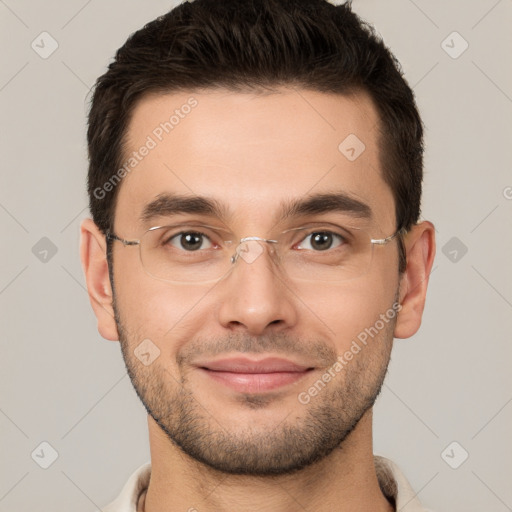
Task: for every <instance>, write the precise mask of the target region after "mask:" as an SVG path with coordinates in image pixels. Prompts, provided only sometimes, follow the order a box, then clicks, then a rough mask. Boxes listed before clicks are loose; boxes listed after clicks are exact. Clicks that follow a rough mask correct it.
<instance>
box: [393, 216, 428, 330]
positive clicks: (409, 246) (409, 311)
mask: <svg viewBox="0 0 512 512" xmlns="http://www.w3.org/2000/svg"><path fill="white" fill-rule="evenodd" d="M404 246H405V250H406V255H407V267H406V269H405V272H404V273H403V274H402V277H401V279H400V288H399V297H400V304H401V305H402V309H400V313H399V314H398V318H397V322H396V325H395V332H394V336H395V338H409V337H410V336H412V335H413V334H414V333H416V331H417V330H418V329H419V327H420V325H421V317H422V315H423V309H424V307H425V298H426V295H427V286H428V280H429V277H430V272H431V270H432V264H433V263H434V256H435V253H436V242H435V228H434V225H433V224H432V223H431V222H428V221H424V222H421V223H420V224H416V225H414V226H413V227H412V228H411V230H410V231H409V232H408V233H407V234H406V235H405V239H404Z"/></svg>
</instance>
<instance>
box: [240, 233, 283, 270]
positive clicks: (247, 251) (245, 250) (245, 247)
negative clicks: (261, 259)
mask: <svg viewBox="0 0 512 512" xmlns="http://www.w3.org/2000/svg"><path fill="white" fill-rule="evenodd" d="M248 242H267V243H272V244H277V243H278V241H277V240H270V239H268V238H261V237H259V236H246V237H244V238H241V239H240V241H239V242H238V245H237V246H236V249H235V253H234V254H233V256H231V263H232V264H233V263H235V262H236V261H237V260H238V258H239V257H240V258H242V259H243V260H244V261H245V262H246V263H252V262H253V261H255V260H256V258H258V256H260V254H262V253H263V248H262V246H261V245H260V244H248Z"/></svg>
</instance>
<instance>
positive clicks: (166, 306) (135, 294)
mask: <svg viewBox="0 0 512 512" xmlns="http://www.w3.org/2000/svg"><path fill="white" fill-rule="evenodd" d="M134 267H136V266H135V265H133V266H132V265H130V266H129V265H128V264H126V263H123V262H119V263H118V262H116V263H115V264H114V285H115V296H116V308H117V311H118V314H119V317H120V321H121V323H122V326H123V329H124V331H125V333H126V337H127V338H128V342H129V343H130V344H132V345H136V344H138V343H140V342H141V341H142V340H144V339H150V340H151V341H153V342H154V343H155V344H156V345H157V346H158V347H159V348H160V350H161V351H164V352H171V351H174V350H175V349H176V347H174V346H173V344H172V343H169V341H170V340H172V339H182V337H183V335H184V332H185V331H187V332H189V331H190V325H194V324H195V325H196V326H197V325H198V318H197V315H198V310H199V309H200V308H201V305H202V302H201V298H202V297H203V296H204V295H205V293H206V292H207V290H206V291H205V289H202V290H199V289H197V288H194V287H193V286H190V285H176V284H171V283H166V282H164V281H159V280H157V279H154V278H152V277H151V276H149V275H148V274H147V273H146V272H145V271H144V270H143V269H138V268H134Z"/></svg>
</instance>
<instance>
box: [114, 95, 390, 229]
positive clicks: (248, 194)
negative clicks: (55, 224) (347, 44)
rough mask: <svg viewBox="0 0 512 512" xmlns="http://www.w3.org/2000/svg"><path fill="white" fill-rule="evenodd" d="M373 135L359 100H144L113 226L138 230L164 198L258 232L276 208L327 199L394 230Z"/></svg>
mask: <svg viewBox="0 0 512 512" xmlns="http://www.w3.org/2000/svg"><path fill="white" fill-rule="evenodd" d="M378 130H379V123H378V116H377V113H376V109H375V107H374V106H373V104H372V102H371V100H370V99H369V97H368V96H367V95H365V94H363V93H357V94H353V95H350V96H342V95H335V94H326V93H320V92H314V91H309V90H303V89H290V88H283V89H280V90H279V91H278V92H277V93H273V94H265V95H262V94H252V93H234V92H231V91H226V90H207V91H202V92H194V93H185V92H179V93H172V94H159V95H156V94H153V95H150V96H147V97H145V98H144V99H142V100H141V101H140V102H139V103H138V104H137V105H136V107H135V108H134V111H133V114H132V117H131V121H130V124H129V127H128V130H127V133H126V138H125V145H124V150H125V152H124V155H123V161H124V163H125V164H126V165H125V171H126V172H125V173H124V175H125V177H124V179H123V181H122V183H121V186H120V190H119V196H118V201H117V206H116V215H115V217H116V226H118V227H119V225H122V226H125V227H126V228H129V229H136V228H137V223H138V222H140V216H141V213H142V212H143V210H144V208H145V206H147V204H149V203H150V202H152V201H154V200H155V199H156V198H157V197H158V196H159V195H161V194H178V195H180V196H186V195H193V196H203V197H208V198H211V199H214V200H215V201H217V202H219V203H222V204H223V205H226V206H227V207H228V208H229V210H230V211H231V212H232V213H235V214H236V215H235V216H236V218H237V219H239V220H240V221H243V222H244V223H245V224H247V222H250V223H253V224H255V225H256V223H259V225H260V226H263V223H264V222H265V219H266V218H267V217H268V218H269V219H270V217H271V216H272V214H273V213H274V212H275V210H276V209H277V208H278V207H279V206H280V205H281V204H282V203H283V201H291V200H297V199H299V198H301V197H306V196H308V195H311V194H322V193H329V192H332V191H334V190H335V191H343V192H344V193H346V194H347V195H349V196H351V197H353V198H356V199H359V200H360V201H361V202H364V203H367V204H369V205H370V206H371V208H372V211H373V213H374V216H375V217H376V218H377V219H379V220H380V221H381V223H386V224H389V226H393V225H394V203H393V197H392V194H391V191H390V190H389V187H388V186H387V185H386V184H385V182H384V180H383V178H382V172H381V167H380V163H379V150H378ZM269 222H270V220H269Z"/></svg>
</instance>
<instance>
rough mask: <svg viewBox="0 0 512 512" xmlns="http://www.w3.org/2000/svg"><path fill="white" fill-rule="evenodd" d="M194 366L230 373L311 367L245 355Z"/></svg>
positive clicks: (282, 370)
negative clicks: (250, 357)
mask: <svg viewBox="0 0 512 512" xmlns="http://www.w3.org/2000/svg"><path fill="white" fill-rule="evenodd" d="M196 366H198V367H200V368H206V369H207V370H212V371H217V372H232V373H274V372H304V371H306V370H310V369H312V368H313V367H312V366H306V365H302V364H297V363H294V362H293V361H290V360H288V359H281V358H279V357H266V358H265V359H259V360H257V361H256V360H254V359H248V358H245V357H232V358H226V359H218V360H216V361H210V362H205V363H200V364H196Z"/></svg>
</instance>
